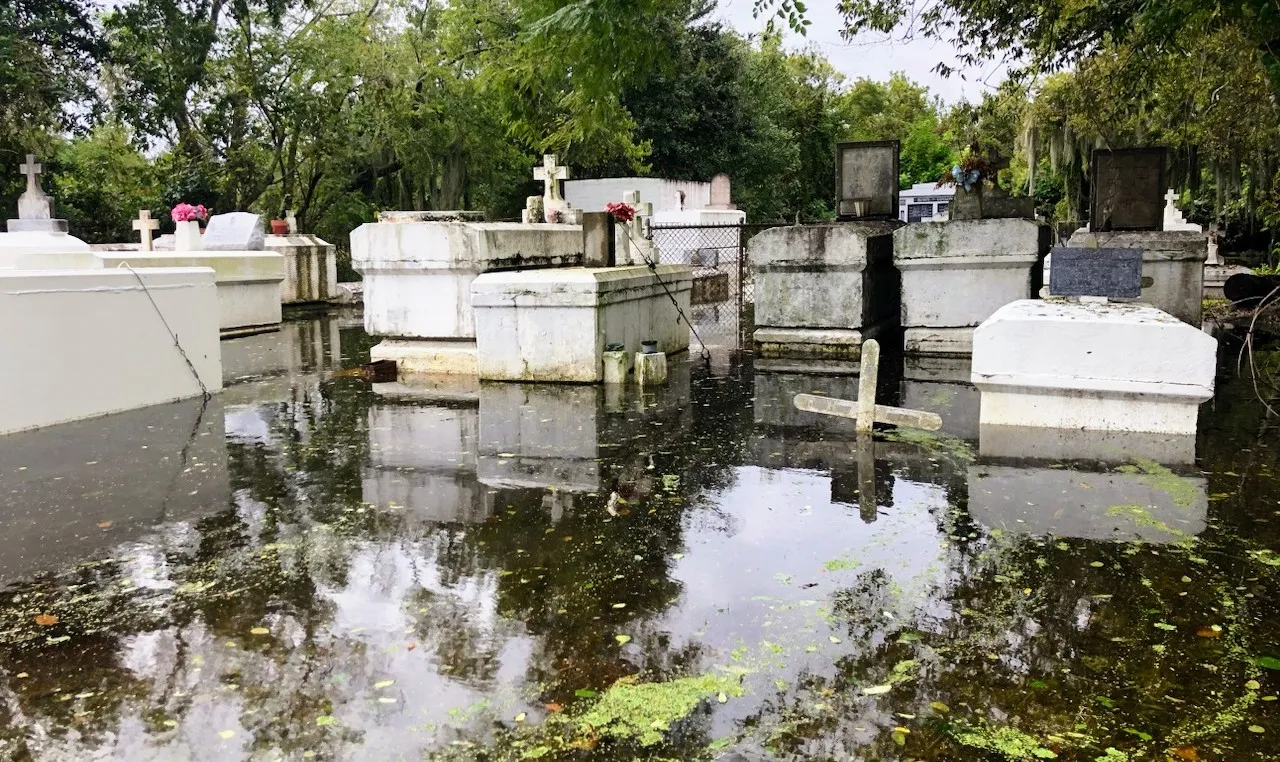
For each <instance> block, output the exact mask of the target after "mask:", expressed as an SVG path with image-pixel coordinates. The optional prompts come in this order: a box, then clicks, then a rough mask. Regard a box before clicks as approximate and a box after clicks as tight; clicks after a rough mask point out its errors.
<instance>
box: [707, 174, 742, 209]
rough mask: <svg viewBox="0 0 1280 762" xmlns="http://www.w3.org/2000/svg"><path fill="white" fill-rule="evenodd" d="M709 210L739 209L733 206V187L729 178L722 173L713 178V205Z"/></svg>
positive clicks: (709, 206)
mask: <svg viewBox="0 0 1280 762" xmlns="http://www.w3.org/2000/svg"><path fill="white" fill-rule="evenodd" d="M707 208H708V209H737V208H738V207H737V206H735V205H734V204H733V187H732V185H731V184H730V182H729V176H728V175H726V174H725V173H723V172H721V173H720V174H718V175H716V176H715V177H713V178H711V204H710V205H708V206H707Z"/></svg>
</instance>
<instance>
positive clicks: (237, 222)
mask: <svg viewBox="0 0 1280 762" xmlns="http://www.w3.org/2000/svg"><path fill="white" fill-rule="evenodd" d="M265 242H266V233H265V232H264V231H263V229H262V215H260V214H253V213H252V212H229V213H227V214H215V215H213V216H212V217H210V218H209V224H208V225H207V226H206V227H205V229H204V241H203V246H202V248H203V249H205V250H206V251H262V249H263V246H264V244H265Z"/></svg>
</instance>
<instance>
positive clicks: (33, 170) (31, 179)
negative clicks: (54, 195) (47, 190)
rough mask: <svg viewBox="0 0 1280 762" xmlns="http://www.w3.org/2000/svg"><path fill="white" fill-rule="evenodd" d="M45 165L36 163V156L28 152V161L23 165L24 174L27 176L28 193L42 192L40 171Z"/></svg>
mask: <svg viewBox="0 0 1280 762" xmlns="http://www.w3.org/2000/svg"><path fill="white" fill-rule="evenodd" d="M43 169H44V167H43V166H41V165H39V164H36V156H35V154H33V153H29V154H27V163H26V164H23V165H22V174H24V175H26V176H27V193H37V194H39V193H42V192H43V191H41V189H40V179H39V178H40V172H41V170H43Z"/></svg>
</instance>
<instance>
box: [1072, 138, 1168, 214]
mask: <svg viewBox="0 0 1280 762" xmlns="http://www.w3.org/2000/svg"><path fill="white" fill-rule="evenodd" d="M1165 159H1166V151H1165V149H1163V148H1123V149H1117V150H1111V151H1108V150H1101V149H1099V150H1096V151H1094V152H1093V162H1092V173H1091V181H1092V182H1091V190H1090V194H1089V229H1090V230H1091V231H1093V232H1095V233H1106V232H1110V231H1113V230H1161V229H1162V228H1163V227H1164V207H1165V203H1164V201H1165V198H1164V192H1165V189H1166V188H1167V187H1168V186H1167V185H1166V184H1165Z"/></svg>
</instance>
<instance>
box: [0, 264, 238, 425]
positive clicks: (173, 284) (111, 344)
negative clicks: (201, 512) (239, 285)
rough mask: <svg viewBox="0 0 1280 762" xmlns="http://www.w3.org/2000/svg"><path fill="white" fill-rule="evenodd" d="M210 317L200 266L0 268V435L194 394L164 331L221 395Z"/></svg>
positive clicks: (209, 288)
mask: <svg viewBox="0 0 1280 762" xmlns="http://www.w3.org/2000/svg"><path fill="white" fill-rule="evenodd" d="M139 277H141V279H142V283H139V280H138V279H139ZM142 284H145V286H146V287H145V290H144V288H143V285H142ZM153 300H154V305H153V304H152V302H153ZM157 308H158V309H159V312H160V314H157ZM217 314H218V312H217V292H216V287H215V286H214V274H213V271H212V270H209V269H207V268H186V269H155V270H140V271H138V274H137V275H135V274H134V273H131V272H128V271H125V270H14V271H4V272H0V325H6V326H21V330H9V331H4V332H0V356H2V357H4V358H5V363H6V368H7V370H6V372H4V373H0V399H3V400H7V401H8V402H7V404H4V405H0V434H4V433H9V432H13V431H22V430H24V429H34V428H40V427H43V426H51V425H53V424H57V423H65V422H67V421H76V420H81V419H85V418H93V417H96V416H101V415H106V414H108V413H117V412H121V411H124V410H132V409H135V408H141V407H146V406H149V405H158V404H161V403H164V402H171V401H174V400H180V399H186V398H188V397H194V396H196V395H199V394H200V393H201V390H200V384H199V382H198V381H197V378H196V376H193V375H192V372H191V368H190V367H188V365H187V360H184V359H183V356H182V354H181V353H180V352H179V351H178V348H177V347H175V346H174V339H173V336H172V335H171V334H170V333H169V330H170V329H171V330H172V331H173V332H174V333H176V334H177V336H178V338H179V340H180V341H181V344H182V348H183V350H184V351H185V352H186V357H187V358H188V359H189V360H190V362H191V364H192V365H194V366H195V369H196V373H197V374H198V376H199V380H200V381H203V382H204V385H205V387H206V388H208V389H209V390H210V391H216V390H218V389H221V388H222V363H221V356H220V353H219V346H218V327H217V323H216V320H215V316H216V315H217ZM161 315H163V317H164V319H163V320H162V319H161ZM166 322H167V323H168V326H169V328H168V329H166V327H165V323H166Z"/></svg>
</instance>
